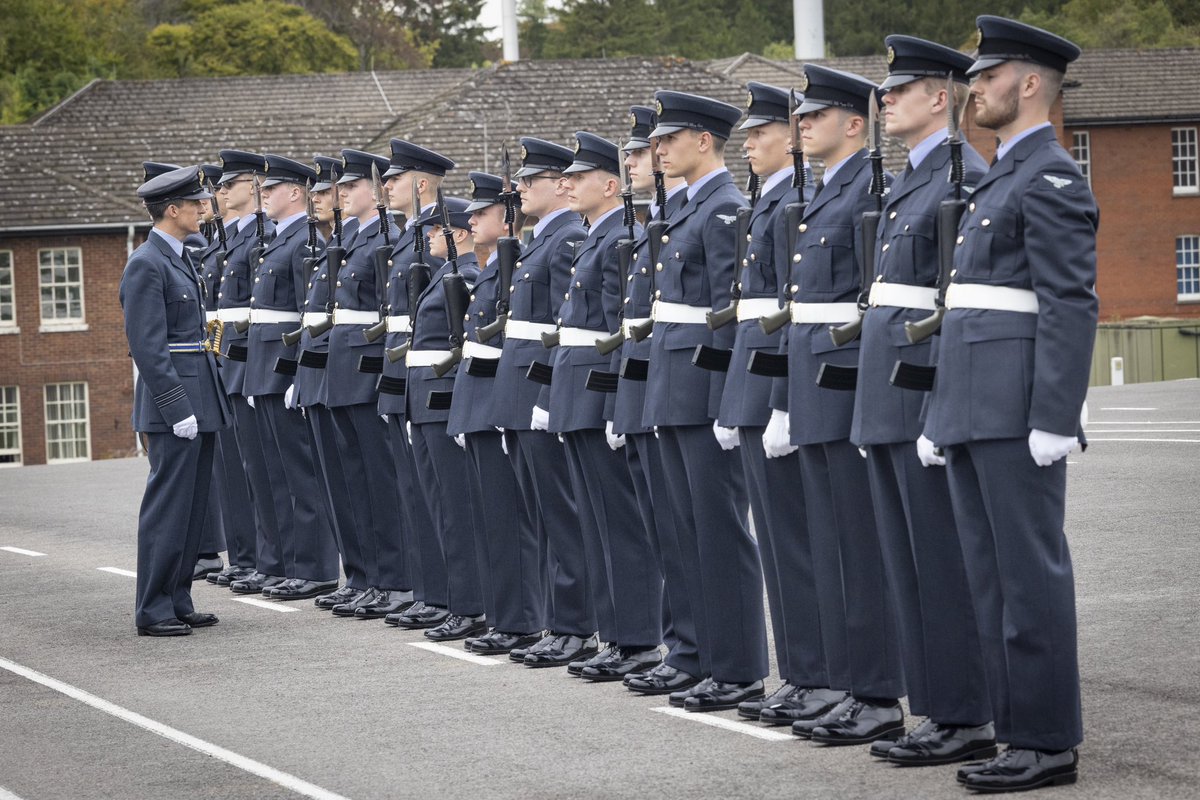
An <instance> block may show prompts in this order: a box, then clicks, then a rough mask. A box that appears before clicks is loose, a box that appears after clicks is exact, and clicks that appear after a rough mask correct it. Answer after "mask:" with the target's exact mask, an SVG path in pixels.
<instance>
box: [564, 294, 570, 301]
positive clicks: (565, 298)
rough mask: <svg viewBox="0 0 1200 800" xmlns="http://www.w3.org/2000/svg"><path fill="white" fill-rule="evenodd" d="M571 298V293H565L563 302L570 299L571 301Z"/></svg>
mask: <svg viewBox="0 0 1200 800" xmlns="http://www.w3.org/2000/svg"><path fill="white" fill-rule="evenodd" d="M570 297H571V293H570V292H565V293H564V294H563V300H568V299H570Z"/></svg>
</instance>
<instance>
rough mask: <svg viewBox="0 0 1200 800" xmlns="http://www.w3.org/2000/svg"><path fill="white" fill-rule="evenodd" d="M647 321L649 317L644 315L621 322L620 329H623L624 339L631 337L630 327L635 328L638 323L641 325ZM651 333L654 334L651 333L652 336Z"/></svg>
mask: <svg viewBox="0 0 1200 800" xmlns="http://www.w3.org/2000/svg"><path fill="white" fill-rule="evenodd" d="M649 321H650V318H649V317H644V318H642V319H627V320H625V321H623V322H622V323H621V330H623V331H625V338H626V339H632V338H633V331H632V330H631V329H632V328H636V327H638V326H639V325H643V324H645V323H647V322H649ZM653 335H654V334H651V336H653ZM647 338H649V337H647Z"/></svg>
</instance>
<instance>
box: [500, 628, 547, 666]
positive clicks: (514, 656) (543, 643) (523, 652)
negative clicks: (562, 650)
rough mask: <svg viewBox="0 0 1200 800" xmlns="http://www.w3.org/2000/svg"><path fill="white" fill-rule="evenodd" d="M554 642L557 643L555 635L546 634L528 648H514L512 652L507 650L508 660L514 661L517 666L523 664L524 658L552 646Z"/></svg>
mask: <svg viewBox="0 0 1200 800" xmlns="http://www.w3.org/2000/svg"><path fill="white" fill-rule="evenodd" d="M556 641H558V634H557V633H553V632H551V633H547V634H545V635H544V636H542V638H540V639H538V640H537V641H536V642H534V643H533V644H531V645H529V646H528V647H514V648H513V649H512V650H509V651H508V660H509V661H515V662H517V663H518V664H524V663H525V656H527V655H529V654H530V653H536V652H538V651H540V650H543V649H544V648H547V647H549V646H550V645H552V644H554V643H555V642H556Z"/></svg>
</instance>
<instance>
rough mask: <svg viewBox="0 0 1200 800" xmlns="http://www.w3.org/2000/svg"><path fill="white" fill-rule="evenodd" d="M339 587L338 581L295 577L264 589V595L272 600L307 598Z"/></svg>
mask: <svg viewBox="0 0 1200 800" xmlns="http://www.w3.org/2000/svg"><path fill="white" fill-rule="evenodd" d="M337 588H338V582H337V581H306V580H304V579H303V578H293V579H292V580H290V581H285V582H283V583H281V584H279V585H278V586H276V587H274V588H272V589H270V590H267V591H264V592H263V595H265V596H266V597H269V598H271V599H272V600H307V599H308V598H310V597H320V596H321V595H325V594H329V593H330V592H333V591H335V590H336V589H337Z"/></svg>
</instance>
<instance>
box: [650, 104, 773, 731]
mask: <svg viewBox="0 0 1200 800" xmlns="http://www.w3.org/2000/svg"><path fill="white" fill-rule="evenodd" d="M655 99H656V103H657V109H656V110H657V111H658V127H657V128H655V129H654V130H653V131H652V132H651V135H652V136H655V137H658V142H657V151H658V155H659V157H660V159H661V163H662V167H663V169H664V170H665V171H666V174H667V175H674V176H679V177H683V178H685V179H686V180H687V182H688V188H687V194H686V197H687V202H686V205H685V206H684V208H683V209H682V210H681V211H680V212H679V213H678V214H676V215H675V216H673V217H672V218H671V219H670V220H668V227H667V230H666V233H665V234H664V235H663V237H662V251H661V253H660V260H659V262H658V263H656V264H655V265H654V269H655V283H656V286H657V287H658V288H657V289H656V290H655V296H656V297H655V305H654V315H653V316H654V331H653V337H652V338H653V346H652V349H651V356H650V365H649V373H648V376H647V384H646V408H645V412H644V415H643V423H644V424H646V425H651V426H658V435H659V447H660V452H661V454H662V460H663V474H664V476H665V479H666V483H667V487H668V491H669V494H670V503H671V506H672V508H673V509H674V510H675V530H676V533H677V535H678V537H679V540H680V554H681V557H682V558H683V559H684V564H683V567H682V568H683V571H684V573H685V574H686V575H687V576H688V580H689V590H688V601H689V605H690V606H691V608H692V610H693V612H694V614H695V618H696V622H697V629H698V636H699V642H700V661H701V671H702V672H704V673H706V674H708V676H709V677H708V679H707V680H704V681H701V682H699V683H696V684H695V685H693V686H691V687H690V688H686V689H681V690H679V691H676V692H673V693H672V694H671V695H670V698H671V702H672V703H673V704H675V705H677V706H682V707H684V708H686V709H689V710H692V711H717V710H723V709H729V708H736V707H737V705H738V704H739V703H741V702H743V701H745V700H753V699H754V698H756V697H759V696H761V695H762V694H763V680H762V679H763V678H764V677H765V676H766V675H767V672H768V666H767V638H766V621H765V619H764V614H763V606H762V569H761V566H760V564H759V557H758V546H757V545H756V544H755V542H754V540H753V539H752V538H751V536H750V532H749V531H748V530H747V526H746V517H747V500H746V486H745V479H744V476H743V474H742V468H741V464H740V463H738V461H737V457H736V455H734V454H733V453H729V452H727V451H725V450H723V449H722V448H721V445H720V444H718V440H717V436H714V428H716V427H717V426H716V417H717V414H718V411H719V408H720V403H721V391H722V389H723V388H724V383H725V381H724V378H725V376H724V375H723V374H721V373H719V372H709V371H707V370H701V369H699V368H698V367H695V366H693V365H692V363H691V360H692V354H693V352H694V351H695V349H696V347H697V346H698V345H705V346H709V347H713V346H716V347H721V348H726V349H727V348H728V347H729V346H730V345H732V343H733V331H730V330H721V331H712V330H710V329H709V327H708V325H707V324H706V323H707V315H708V312H709V311H712V310H716V309H720V308H723V307H724V306H726V305H727V304H728V302H729V287H730V286H731V285H732V283H733V274H734V269H733V258H734V239H735V236H736V228H735V226H734V223H735V222H736V218H737V210H738V208H741V207H742V206H744V205H745V204H746V201H745V199H744V198H743V197H742V195H741V193H740V192H739V191H738V189H737V187H736V186H734V183H733V176H731V175H730V174H729V170H728V169H726V167H725V156H724V149H725V142H726V141H728V139H729V135H730V133H731V131H732V129H733V124H734V123H735V122H737V120H738V118H740V117H741V115H742V114H741V111H739V110H738V109H737V108H735V107H733V106H731V105H728V104H726V103H722V102H720V101H717V100H712V99H710V98H706V97H700V96H697V95H691V94H685V93H682V92H668V91H661V92H658V93H657V94H656V95H655ZM697 677H703V676H686V677H684V678H683V679H682V683H683V685H686V684H687V682H688V681H689V680H694V679H695V678H697ZM678 679H679V676H675V677H674V678H671V679H670V680H671V681H676V680H678ZM645 680H647V681H649V683H650V685H649V687H648V688H651V689H659V690H660V691H661V689H662V688H664V684H665V683H666V682H667V680H666V679H663V680H660V679H657V678H656V679H652V680H651V679H645ZM631 685H632V682H631Z"/></svg>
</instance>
